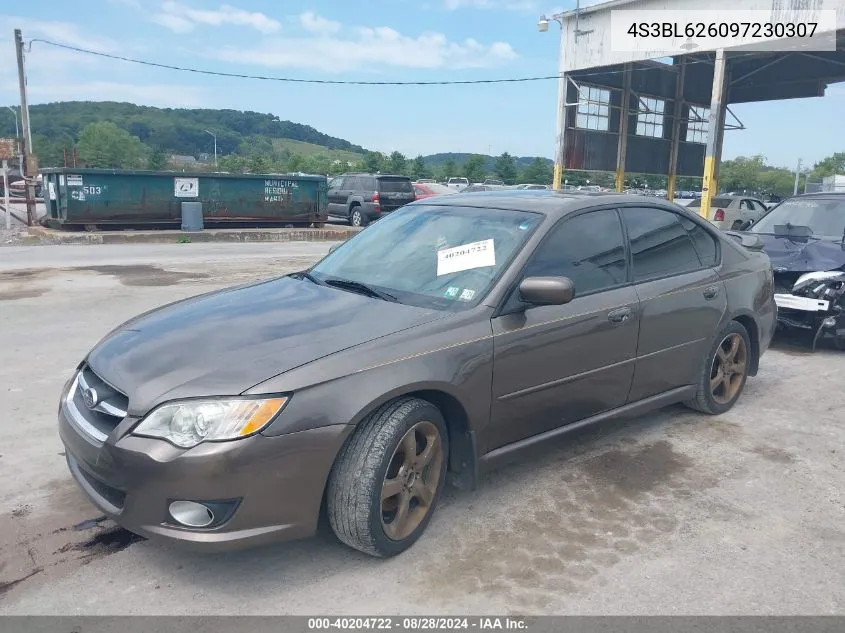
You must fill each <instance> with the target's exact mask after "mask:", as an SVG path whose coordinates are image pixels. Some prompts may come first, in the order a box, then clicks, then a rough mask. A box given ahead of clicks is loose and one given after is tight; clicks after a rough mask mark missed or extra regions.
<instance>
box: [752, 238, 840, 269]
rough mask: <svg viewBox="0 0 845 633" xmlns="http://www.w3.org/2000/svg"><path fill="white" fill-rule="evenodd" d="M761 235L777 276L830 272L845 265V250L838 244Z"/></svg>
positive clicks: (818, 240) (809, 239)
mask: <svg viewBox="0 0 845 633" xmlns="http://www.w3.org/2000/svg"><path fill="white" fill-rule="evenodd" d="M758 235H759V236H760V239H761V240H762V241H763V250H764V251H765V253H766V254H767V255H768V256H769V259H770V260H771V261H772V268H773V269H774V271H775V272H776V273H785V272H796V273H805V272H816V271H827V270H835V269H837V268H841V267H842V266H845V249H843V248H842V245H841V244H840V243H839V242H833V241H826V240H820V239H813V238H807V239H803V238H802V239H795V238H789V237H780V236H776V235H764V234H760V233H758Z"/></svg>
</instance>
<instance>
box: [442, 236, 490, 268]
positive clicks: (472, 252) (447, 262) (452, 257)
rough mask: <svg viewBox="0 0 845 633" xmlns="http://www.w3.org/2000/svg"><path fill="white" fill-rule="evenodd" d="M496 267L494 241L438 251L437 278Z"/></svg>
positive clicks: (483, 241) (484, 241)
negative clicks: (464, 271) (463, 271)
mask: <svg viewBox="0 0 845 633" xmlns="http://www.w3.org/2000/svg"><path fill="white" fill-rule="evenodd" d="M495 265H496V251H495V248H494V241H493V240H482V241H480V242H472V243H471V244H464V245H462V246H455V247H454V248H444V249H441V250H439V251H437V276H438V277H440V276H441V275H448V274H449V273H457V272H461V271H462V270H471V269H473V268H484V267H485V266H495Z"/></svg>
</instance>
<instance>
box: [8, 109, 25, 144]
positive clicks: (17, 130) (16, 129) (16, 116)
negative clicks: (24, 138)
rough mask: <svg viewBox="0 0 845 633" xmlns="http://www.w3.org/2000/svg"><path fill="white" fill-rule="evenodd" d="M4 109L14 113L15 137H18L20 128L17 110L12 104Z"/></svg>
mask: <svg viewBox="0 0 845 633" xmlns="http://www.w3.org/2000/svg"><path fill="white" fill-rule="evenodd" d="M6 109H7V110H8V111H9V112H11V113H12V114H14V115H15V138H20V136H21V130H20V128H19V127H18V111H17V110H15V109H14V108H13V107H12V106H6Z"/></svg>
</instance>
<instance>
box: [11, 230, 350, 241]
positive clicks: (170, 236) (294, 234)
mask: <svg viewBox="0 0 845 633" xmlns="http://www.w3.org/2000/svg"><path fill="white" fill-rule="evenodd" d="M360 230H361V229H359V228H352V227H336V228H323V229H207V230H204V231H200V232H196V233H188V232H186V231H173V230H160V231H97V232H91V233H88V232H78V231H58V230H55V229H48V228H44V227H41V226H31V227H28V229H27V231H28V232H29V234H30V235H32V236H35V237H39V238H41V239H44V240H48V241H50V242H53V243H58V244H175V243H188V242H191V243H196V242H342V241H345V240H348V239H349V238H350V237H352V236H353V235H355V234H356V233H357V232H358V231H360Z"/></svg>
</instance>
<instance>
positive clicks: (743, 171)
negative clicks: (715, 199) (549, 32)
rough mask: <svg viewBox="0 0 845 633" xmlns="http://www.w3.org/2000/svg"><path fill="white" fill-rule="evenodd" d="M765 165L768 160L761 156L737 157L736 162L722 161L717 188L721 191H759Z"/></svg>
mask: <svg viewBox="0 0 845 633" xmlns="http://www.w3.org/2000/svg"><path fill="white" fill-rule="evenodd" d="M765 164H766V158H765V157H764V156H761V155H757V156H751V157H750V158H749V157H746V156H737V157H736V158H735V159H734V160H726V161H722V163H721V165H720V167H719V180H718V182H717V186H718V187H719V189H720V190H721V191H748V192H753V191H757V190H758V189H759V188H760V172H761V171H762V170H763V167H764V165H765ZM713 193H714V194H715V193H718V192H716V191H714V192H713Z"/></svg>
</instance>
